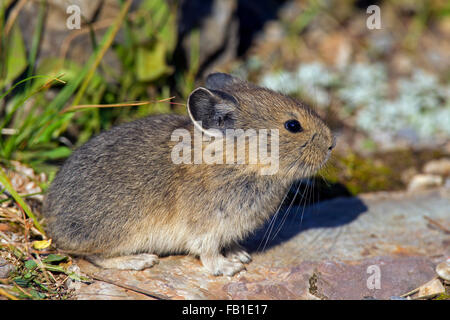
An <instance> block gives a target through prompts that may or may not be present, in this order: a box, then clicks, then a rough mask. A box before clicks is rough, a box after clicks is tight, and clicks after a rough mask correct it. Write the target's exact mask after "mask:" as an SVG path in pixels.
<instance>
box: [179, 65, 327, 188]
mask: <svg viewBox="0 0 450 320" xmlns="http://www.w3.org/2000/svg"><path fill="white" fill-rule="evenodd" d="M187 109H188V113H189V116H190V117H191V120H192V121H193V122H194V125H195V126H196V127H197V128H198V129H200V130H202V131H203V132H204V133H205V134H207V135H213V136H215V135H216V133H217V132H219V133H223V134H224V135H225V133H226V132H227V131H229V129H234V130H236V129H242V130H243V131H244V132H250V131H251V132H256V133H257V134H261V133H268V135H269V137H268V138H267V139H268V140H267V143H268V144H269V148H268V151H269V152H276V151H278V159H277V160H278V167H279V168H278V172H277V174H278V175H282V176H285V177H289V178H294V179H295V178H300V177H303V176H307V175H311V174H312V173H314V172H315V171H317V170H318V169H319V168H320V167H322V166H323V165H324V163H325V162H326V161H327V160H328V158H329V156H330V153H331V150H332V149H333V148H334V145H335V139H334V137H333V135H332V133H331V131H330V129H329V128H328V126H327V125H326V124H325V123H324V122H323V120H322V119H320V117H319V116H318V115H317V114H316V113H315V112H314V111H313V110H312V109H310V108H309V107H307V106H306V105H304V104H303V103H301V102H299V101H297V100H295V99H293V98H291V97H289V96H286V95H283V94H281V93H278V92H275V91H272V90H269V89H267V88H262V87H258V86H256V85H253V84H251V83H249V82H246V81H243V80H240V79H238V78H236V77H233V76H230V75H228V74H224V73H213V74H210V75H209V76H208V77H207V80H206V87H199V88H197V89H195V90H194V91H193V92H192V93H191V94H190V96H189V98H188V102H187ZM242 130H241V131H242ZM260 137H261V136H260ZM275 138H276V139H278V146H277V147H278V150H273V147H274V144H272V143H271V142H273V141H274V139H275ZM260 142H261V139H260ZM260 146H261V144H259V147H258V156H260V155H261V154H260V151H261V150H260V149H259V148H260ZM271 149H272V150H271Z"/></svg>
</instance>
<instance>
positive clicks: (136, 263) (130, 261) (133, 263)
mask: <svg viewBox="0 0 450 320" xmlns="http://www.w3.org/2000/svg"><path fill="white" fill-rule="evenodd" d="M88 260H89V261H91V262H92V263H94V264H96V265H98V266H100V267H102V268H105V269H120V270H143V269H145V268H150V267H153V266H154V265H155V264H157V263H158V262H159V260H158V256H157V255H154V254H148V253H142V254H137V255H133V256H120V257H114V258H101V257H98V256H91V257H88Z"/></svg>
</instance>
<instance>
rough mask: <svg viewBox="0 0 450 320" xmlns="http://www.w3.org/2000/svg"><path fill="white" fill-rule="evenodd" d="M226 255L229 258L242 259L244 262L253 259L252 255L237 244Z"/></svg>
mask: <svg viewBox="0 0 450 320" xmlns="http://www.w3.org/2000/svg"><path fill="white" fill-rule="evenodd" d="M226 257H227V258H228V259H231V260H234V261H240V262H242V263H249V262H251V261H252V256H251V255H250V254H249V253H248V252H247V251H245V250H244V249H243V248H242V247H240V246H236V247H233V248H232V249H230V250H229V251H228V252H227V253H226Z"/></svg>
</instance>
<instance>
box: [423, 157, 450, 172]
mask: <svg viewBox="0 0 450 320" xmlns="http://www.w3.org/2000/svg"><path fill="white" fill-rule="evenodd" d="M423 172H425V173H428V174H437V175H442V176H448V175H450V159H447V158H443V159H439V160H432V161H430V162H427V163H426V164H425V166H424V167H423Z"/></svg>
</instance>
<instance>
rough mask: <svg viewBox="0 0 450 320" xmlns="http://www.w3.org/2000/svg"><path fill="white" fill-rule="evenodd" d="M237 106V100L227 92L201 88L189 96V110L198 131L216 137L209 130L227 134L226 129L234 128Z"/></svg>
mask: <svg viewBox="0 0 450 320" xmlns="http://www.w3.org/2000/svg"><path fill="white" fill-rule="evenodd" d="M237 105H238V102H237V100H236V99H235V98H234V97H233V96H231V95H229V94H227V93H225V92H222V91H218V90H208V89H206V88H203V87H199V88H197V89H195V90H194V91H192V93H191V94H190V95H189V98H188V101H187V110H188V114H189V117H190V118H191V120H192V122H193V123H194V125H195V126H196V127H197V128H198V129H200V130H201V131H203V132H204V133H206V134H208V135H214V134H213V133H211V132H208V130H210V129H217V130H220V131H222V132H225V129H232V128H234V124H235V120H236V107H237Z"/></svg>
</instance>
